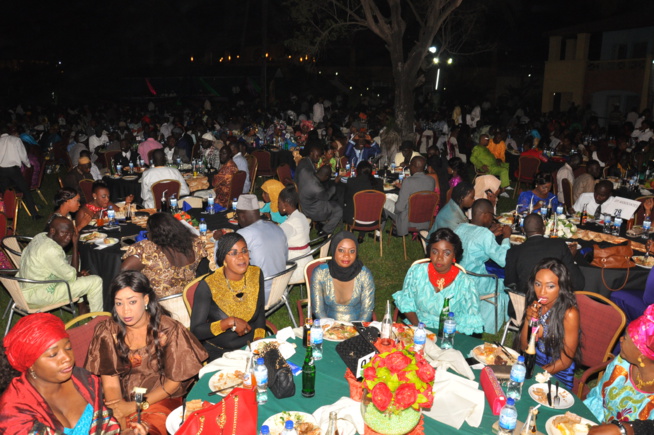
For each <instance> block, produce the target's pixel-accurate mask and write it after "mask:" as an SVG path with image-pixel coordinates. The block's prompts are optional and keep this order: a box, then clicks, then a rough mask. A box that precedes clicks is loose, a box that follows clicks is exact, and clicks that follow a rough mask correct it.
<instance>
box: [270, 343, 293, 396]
mask: <svg viewBox="0 0 654 435" xmlns="http://www.w3.org/2000/svg"><path fill="white" fill-rule="evenodd" d="M262 352H263V362H264V364H265V366H266V368H267V369H268V389H269V390H270V391H272V393H273V394H274V395H275V397H276V398H278V399H283V398H285V397H292V396H294V395H295V381H294V380H293V372H292V371H291V366H289V365H288V363H287V362H286V358H284V357H283V356H282V354H281V352H279V349H278V348H277V346H275V345H274V344H270V343H269V344H266V345H264V346H263V348H262Z"/></svg>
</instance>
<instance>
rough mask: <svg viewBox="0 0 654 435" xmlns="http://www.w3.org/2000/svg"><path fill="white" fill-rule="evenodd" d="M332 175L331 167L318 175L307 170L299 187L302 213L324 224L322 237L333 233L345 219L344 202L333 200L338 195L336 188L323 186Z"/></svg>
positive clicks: (323, 168) (321, 231)
mask: <svg viewBox="0 0 654 435" xmlns="http://www.w3.org/2000/svg"><path fill="white" fill-rule="evenodd" d="M330 174H331V168H330V166H329V165H325V166H322V167H321V168H320V169H319V170H318V172H316V173H311V172H310V171H309V170H307V171H306V172H305V173H304V174H303V175H302V182H301V184H300V185H299V186H298V188H299V191H300V192H299V193H300V205H301V206H302V213H304V215H305V216H306V217H308V218H310V219H312V220H314V221H316V222H320V223H321V224H322V229H321V230H320V231H319V234H320V235H322V234H329V233H332V232H333V231H334V230H335V229H336V227H337V226H338V224H339V223H340V222H341V219H342V217H343V206H342V205H341V204H342V202H340V203H339V202H338V201H335V200H332V197H333V196H334V195H335V194H336V186H335V185H334V184H331V185H329V187H325V185H324V184H323V182H324V181H326V180H329V176H330ZM337 181H338V179H337Z"/></svg>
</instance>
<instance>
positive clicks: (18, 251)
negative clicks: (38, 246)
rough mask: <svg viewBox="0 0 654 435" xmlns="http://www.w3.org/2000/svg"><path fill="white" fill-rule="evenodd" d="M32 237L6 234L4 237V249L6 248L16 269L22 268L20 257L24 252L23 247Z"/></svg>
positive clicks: (2, 243)
mask: <svg viewBox="0 0 654 435" xmlns="http://www.w3.org/2000/svg"><path fill="white" fill-rule="evenodd" d="M32 239H33V237H28V236H17V235H12V236H5V237H3V238H2V242H0V244H1V245H2V249H4V250H5V252H6V253H7V256H8V257H9V259H10V260H11V262H12V263H14V267H16V269H18V268H20V257H21V255H22V252H23V247H24V246H27V244H28V243H29V242H31V241H32Z"/></svg>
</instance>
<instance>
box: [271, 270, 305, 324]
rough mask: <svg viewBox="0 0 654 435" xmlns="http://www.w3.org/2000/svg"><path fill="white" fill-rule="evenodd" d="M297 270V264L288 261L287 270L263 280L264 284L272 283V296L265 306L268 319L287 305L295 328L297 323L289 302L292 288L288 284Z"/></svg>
mask: <svg viewBox="0 0 654 435" xmlns="http://www.w3.org/2000/svg"><path fill="white" fill-rule="evenodd" d="M295 269H297V263H295V262H293V261H287V262H286V269H284V270H282V271H281V272H279V273H276V274H274V275H272V276H267V277H265V278H264V279H263V280H264V282H265V281H271V282H272V283H271V286H270V294H269V295H268V303H267V304H266V306H265V311H266V317H267V316H269V315H271V314H272V313H274V312H275V311H277V309H278V308H280V307H281V306H282V305H286V309H287V310H288V315H289V317H290V318H291V321H292V322H293V327H294V328H297V323H296V322H295V317H294V316H293V310H292V309H291V304H290V303H289V302H288V294H289V292H290V291H291V287H292V286H289V285H288V283H289V281H290V280H291V275H293V272H294V271H295Z"/></svg>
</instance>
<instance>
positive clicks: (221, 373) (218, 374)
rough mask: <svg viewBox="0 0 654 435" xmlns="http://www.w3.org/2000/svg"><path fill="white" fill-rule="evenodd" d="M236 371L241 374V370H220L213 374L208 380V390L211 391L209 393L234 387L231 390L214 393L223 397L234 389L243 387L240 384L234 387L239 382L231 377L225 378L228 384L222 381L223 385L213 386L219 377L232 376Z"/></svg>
mask: <svg viewBox="0 0 654 435" xmlns="http://www.w3.org/2000/svg"><path fill="white" fill-rule="evenodd" d="M236 371H240V372H241V373H243V372H242V371H241V370H234V369H231V370H220V371H218V372H216V373H214V375H213V376H211V379H209V389H211V391H216V390H220V389H222V388H225V387H229V386H230V385H234V387H233V388H229V389H227V390H223V391H221V392H219V393H216V394H218V395H219V396H222V397H225V396H227V395H228V394H229V393H231V392H232V390H233V389H234V388H237V387H242V386H243V384H242V383H241V384H240V385H235V384H238V382H239V381H238V380H236V379H233V377H230V378H227V379H229V383H225V381H223V385H214V384H215V383H216V382H218V379H219V378H220V377H224V376H225V375H233V374H234V372H236ZM241 381H242V380H241Z"/></svg>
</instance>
